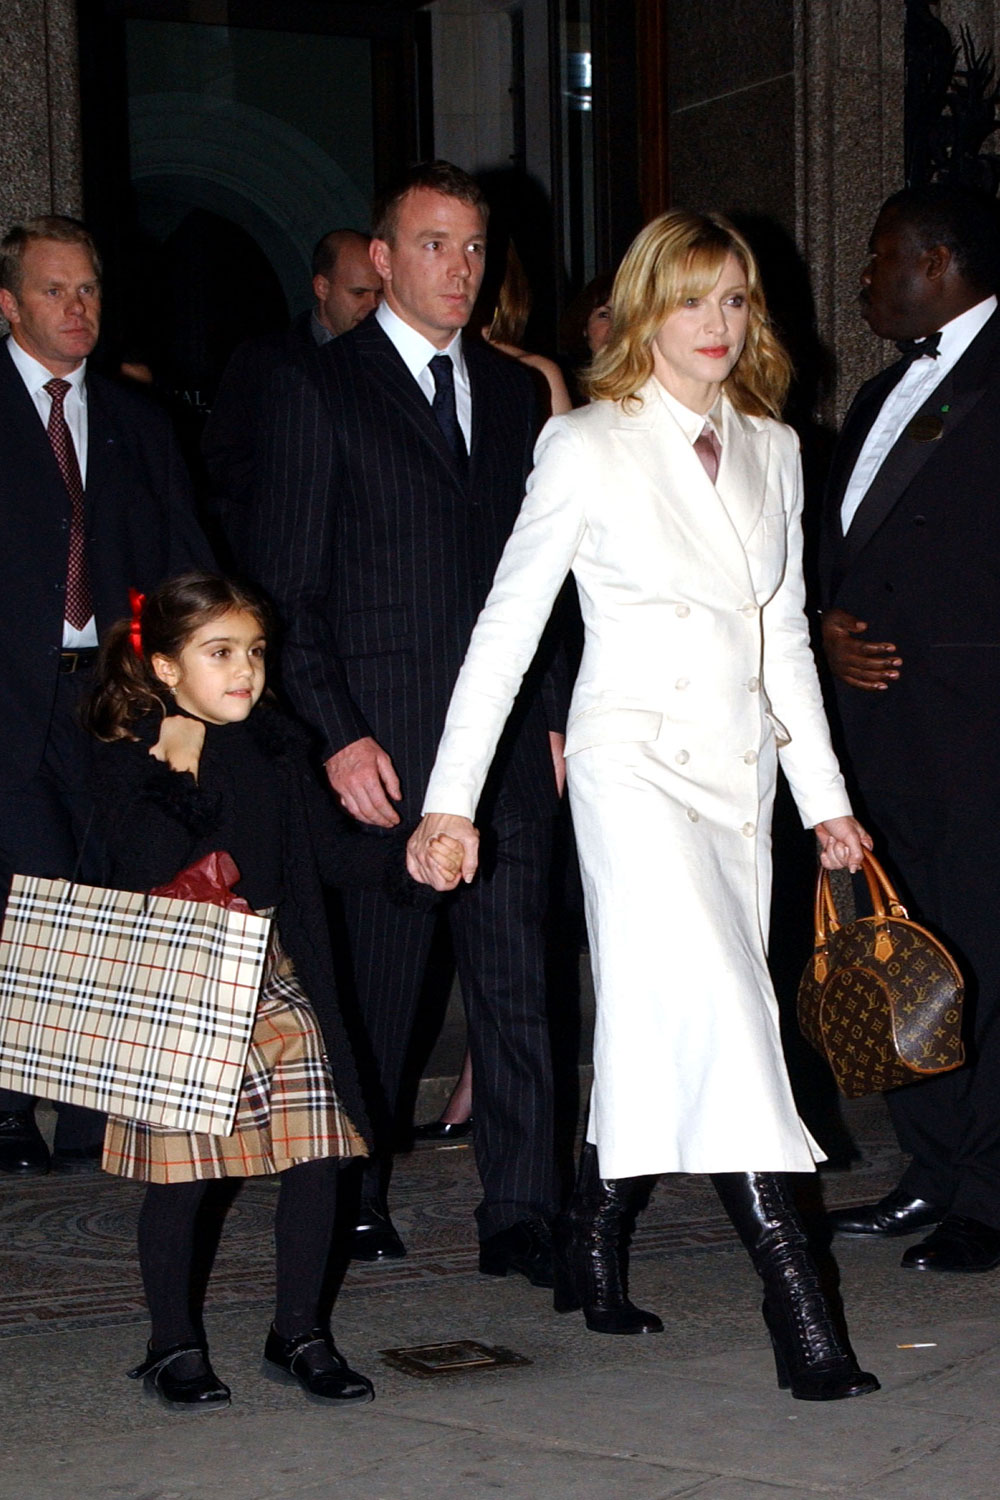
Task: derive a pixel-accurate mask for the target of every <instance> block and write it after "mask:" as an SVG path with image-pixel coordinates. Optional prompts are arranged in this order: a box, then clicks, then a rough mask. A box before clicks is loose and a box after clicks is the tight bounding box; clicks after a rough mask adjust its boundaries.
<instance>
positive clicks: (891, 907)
mask: <svg viewBox="0 0 1000 1500" xmlns="http://www.w3.org/2000/svg"><path fill="white" fill-rule="evenodd" d="M862 870H863V871H864V876H865V882H866V884H867V886H868V894H869V896H870V898H871V903H872V911H873V914H874V918H875V956H876V958H878V959H881V960H883V961H884V960H885V959H887V958H890V957H891V956H892V947H893V944H892V937H891V935H890V933H889V918H890V917H903V918H906V916H907V911H906V907H905V906H904V905H903V904H902V902H901V901H900V899H899V897H898V896H897V894H896V890H895V887H894V886H893V884H892V881H891V880H890V879H889V877H888V875H887V874H886V873H885V871H884V870H883V868H882V866H881V865H880V864H879V862H878V860H877V859H876V858H875V856H874V854H872V853H871V852H870V851H869V850H868V849H864V850H863V851H862ZM840 925H841V924H840V919H839V917H838V916H837V906H836V902H835V901H834V899H833V888H832V886H831V884H830V872H829V870H824V869H823V868H822V867H821V868H820V871H819V874H818V875H817V877H816V896H815V900H814V902H813V974H814V975H815V978H816V981H817V983H819V984H822V982H823V980H824V979H825V978H826V976H827V971H828V968H829V964H828V960H827V954H826V947H827V943H828V942H829V940H830V937H831V936H832V935H833V933H835V932H836V931H837V930H838V929H839V927H840Z"/></svg>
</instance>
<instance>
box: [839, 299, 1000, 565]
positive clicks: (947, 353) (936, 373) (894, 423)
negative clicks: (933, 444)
mask: <svg viewBox="0 0 1000 1500" xmlns="http://www.w3.org/2000/svg"><path fill="white" fill-rule="evenodd" d="M996 308H997V299H996V298H995V297H987V298H986V300H985V301H984V302H977V303H976V305H975V307H968V308H966V310H965V312H964V313H959V315H958V317H957V318H952V320H951V322H950V323H946V324H945V325H944V327H943V328H942V329H941V343H940V345H939V347H938V356H937V359H928V358H927V357H926V356H925V357H924V358H922V359H915V360H914V361H913V363H912V364H911V365H910V368H909V369H908V370H907V371H906V372H905V373H904V375H903V376H902V378H901V379H900V380H899V381H898V382H897V384H896V385H894V386H893V388H892V390H891V391H890V392H889V394H888V396H886V398H885V401H884V402H883V403H882V410H881V411H880V412H879V414H878V416H877V417H876V418H875V421H874V422H873V423H872V425H871V429H870V431H869V433H868V436H867V437H866V438H865V441H864V445H863V447H862V449H861V452H860V453H859V454H858V458H857V462H856V463H855V465H854V469H853V472H852V474H851V477H850V479H849V481H848V484H847V488H846V490H845V491H844V499H843V501H842V503H841V507H840V524H841V526H842V528H843V531H844V535H845V536H846V535H847V529H848V527H849V526H850V524H851V522H852V521H853V520H854V517H855V516H856V515H857V512H858V508H859V506H860V505H861V502H862V500H863V499H864V498H865V495H866V494H867V493H868V490H869V489H870V487H871V483H872V480H873V479H874V478H875V475H876V474H877V473H878V471H879V469H880V468H881V467H882V464H883V463H884V462H885V458H886V455H887V454H888V452H889V450H890V448H892V447H893V445H894V444H895V442H896V440H897V438H898V437H899V435H900V433H901V432H902V431H903V428H904V427H905V426H906V424H907V422H909V420H910V418H911V417H914V416H916V414H917V412H918V411H919V410H920V408H921V407H922V406H923V404H924V402H925V401H926V400H927V399H928V397H929V396H930V395H931V394H932V393H933V391H934V390H935V389H936V387H937V386H939V385H940V384H941V382H942V380H943V379H944V377H945V376H946V375H947V374H948V372H949V370H952V369H954V367H955V365H957V364H958V361H959V360H960V359H961V357H962V355H963V354H964V353H965V351H966V349H968V347H969V345H970V344H971V343H972V340H973V339H974V338H975V337H976V334H977V333H980V332H981V331H982V329H983V328H984V327H985V325H986V324H987V322H988V321H989V319H990V318H991V317H992V316H993V314H994V312H995V311H996Z"/></svg>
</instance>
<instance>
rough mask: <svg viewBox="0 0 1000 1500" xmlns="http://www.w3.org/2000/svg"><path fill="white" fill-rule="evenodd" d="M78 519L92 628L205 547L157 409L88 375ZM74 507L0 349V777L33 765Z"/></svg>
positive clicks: (12, 781)
mask: <svg viewBox="0 0 1000 1500" xmlns="http://www.w3.org/2000/svg"><path fill="white" fill-rule="evenodd" d="M87 424H88V435H87V481H86V497H85V517H86V533H87V563H88V567H89V570H90V581H91V588H92V591H93V598H94V613H95V615H96V618H97V628H98V631H99V632H103V631H104V630H106V629H107V627H108V626H109V625H111V624H113V623H114V621H115V620H118V619H120V618H121V617H122V616H123V615H127V614H128V612H129V599H128V591H129V588H130V587H133V588H137V589H139V590H140V591H141V592H143V593H147V592H149V590H151V589H153V588H155V587H156V585H157V584H159V583H162V582H163V580H164V579H166V578H169V577H171V576H172V575H173V574H175V573H181V572H183V571H184V570H185V569H186V568H190V567H195V566H198V567H210V566H211V565H212V559H211V554H210V553H209V550H208V544H207V543H206V541H205V539H204V537H203V535H202V533H201V531H200V529H199V527H198V524H197V522H196V520H195V516H194V510H193V508H192V500H191V491H190V482H189V480H188V476H187V473H186V471H185V468H184V464H183V461H182V459H181V457H180V454H179V452H178V449H177V445H176V443H175V441H174V438H173V434H172V432H171V429H170V423H169V421H168V420H167V417H166V416H165V414H164V413H163V412H161V411H160V410H159V409H158V408H157V407H155V406H153V405H152V404H151V403H150V402H147V401H146V400H145V399H144V398H143V397H142V396H139V395H134V394H133V393H132V392H130V391H126V390H123V389H120V388H119V387H118V386H117V385H113V384H112V383H111V382H110V381H108V380H105V379H103V378H102V377H101V376H100V375H97V374H96V373H93V372H92V371H90V370H89V369H88V371H87ZM69 514H70V502H69V497H68V496H67V493H66V486H65V484H64V483H63V479H62V475H61V474H60V472H59V466H58V464H57V463H56V460H55V457H54V455H53V452H52V448H51V445H50V443H49V439H48V435H47V434H46V431H45V428H44V427H43V426H42V423H41V421H40V420H39V416H38V412H37V410H36V408H35V405H34V403H33V401H32V400H31V397H30V396H29V395H28V392H27V390H26V389H25V385H24V382H23V380H22V379H21V376H20V374H19V373H18V370H17V368H16V366H15V365H14V362H13V361H12V359H11V358H10V355H9V354H8V352H7V349H6V346H2V347H0V516H2V528H3V529H2V536H3V545H2V548H0V639H2V641H3V651H2V654H0V776H2V777H3V779H4V784H5V786H7V787H10V786H15V785H18V784H19V783H21V782H23V781H26V780H27V779H28V778H29V777H30V776H32V775H33V774H34V772H35V771H36V770H37V768H38V766H39V764H40V762H41V758H42V753H43V750H44V746H45V737H46V733H47V730H48V725H49V719H50V716H51V713H52V704H53V700H54V698H55V692H56V680H57V676H58V672H59V652H60V649H61V645H62V628H63V611H64V605H65V593H66V566H67V556H68V550H69Z"/></svg>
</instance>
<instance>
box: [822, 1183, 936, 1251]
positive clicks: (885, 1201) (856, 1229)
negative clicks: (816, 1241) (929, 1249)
mask: <svg viewBox="0 0 1000 1500" xmlns="http://www.w3.org/2000/svg"><path fill="white" fill-rule="evenodd" d="M944 1215H945V1209H943V1208H942V1207H941V1206H940V1205H939V1204H937V1203H928V1202H927V1200H926V1199H925V1198H910V1197H909V1196H908V1195H907V1194H906V1193H903V1192H901V1191H900V1189H899V1188H893V1190H892V1192H891V1193H886V1195H885V1197H884V1198H880V1199H879V1201H878V1202H877V1203H862V1204H859V1205H857V1206H856V1207H855V1208H835V1209H833V1210H832V1211H831V1212H830V1213H829V1214H827V1220H828V1222H829V1225H830V1228H831V1229H832V1230H833V1232H834V1234H843V1235H858V1236H861V1235H879V1236H880V1237H881V1238H882V1239H893V1238H895V1236H897V1235H904V1234H915V1233H916V1231H917V1230H918V1229H929V1228H930V1227H931V1225H932V1224H937V1223H938V1222H939V1221H940V1220H941V1219H943V1218H944Z"/></svg>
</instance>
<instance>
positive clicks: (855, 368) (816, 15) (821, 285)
mask: <svg viewBox="0 0 1000 1500" xmlns="http://www.w3.org/2000/svg"><path fill="white" fill-rule="evenodd" d="M795 49H796V67H795V74H796V111H795V117H796V118H795V132H796V192H795V197H796V209H797V213H796V218H797V224H796V237H797V240H798V243H799V246H800V248H801V250H802V252H803V254H804V255H805V257H806V260H807V263H808V265H809V268H810V272H811V276H812V286H813V293H814V296H815V299H816V312H817V320H818V325H819V331H820V336H821V338H822V340H823V342H824V344H825V345H826V346H827V347H828V348H829V349H831V350H833V351H834V352H835V355H836V361H837V372H836V380H835V387H834V390H833V391H832V393H831V395H830V397H829V400H828V407H829V409H828V410H827V411H825V412H824V415H825V416H826V417H828V418H835V419H836V420H837V421H839V420H840V418H841V417H842V416H843V413H844V411H845V410H846V407H847V405H848V403H849V401H850V399H851V396H852V395H853V393H854V391H855V390H856V389H857V387H858V386H859V385H860V384H861V382H862V381H863V380H866V379H867V378H868V377H869V376H870V375H873V374H875V372H876V371H877V370H879V369H881V367H882V366H883V365H884V364H885V362H886V357H887V356H886V348H885V345H884V344H883V343H882V342H881V340H878V339H876V338H874V336H873V335H872V334H871V333H870V332H869V330H868V328H867V326H866V324H865V323H863V322H862V320H861V317H860V316H859V313H858V308H857V287H858V273H859V271H860V268H861V264H862V262H863V260H864V255H865V247H866V245H867V243H868V236H869V234H870V232H871V226H872V224H873V222H874V219H875V214H876V211H877V210H878V207H879V204H880V203H881V202H882V200H883V199H884V198H886V197H888V195H889V194H890V193H891V192H895V190H896V189H897V188H900V187H902V185H903V6H902V4H901V3H900V0H796V5H795Z"/></svg>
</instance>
